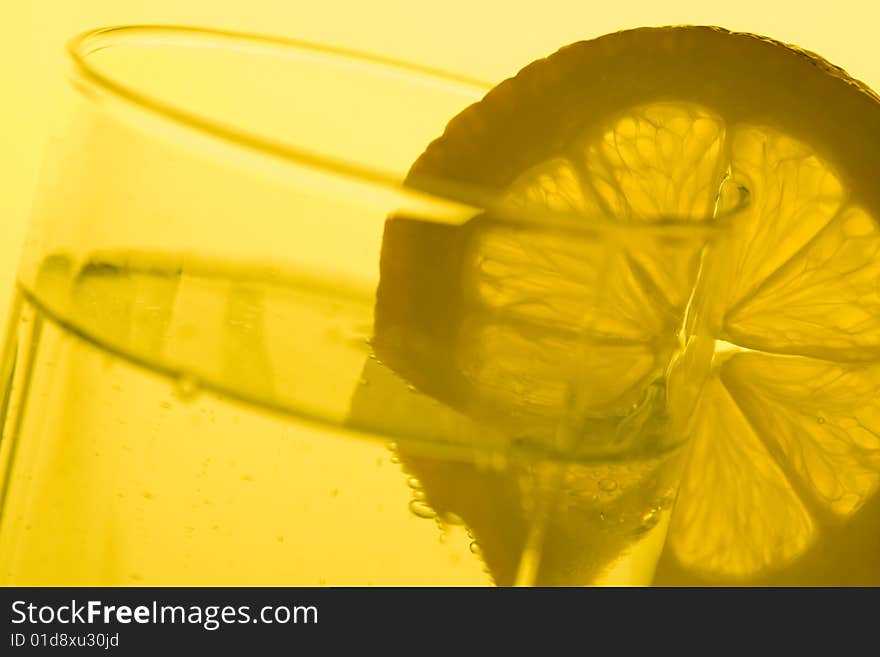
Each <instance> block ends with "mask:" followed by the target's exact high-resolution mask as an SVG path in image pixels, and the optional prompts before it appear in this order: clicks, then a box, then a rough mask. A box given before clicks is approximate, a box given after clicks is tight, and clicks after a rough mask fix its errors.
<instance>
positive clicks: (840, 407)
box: [722, 353, 880, 518]
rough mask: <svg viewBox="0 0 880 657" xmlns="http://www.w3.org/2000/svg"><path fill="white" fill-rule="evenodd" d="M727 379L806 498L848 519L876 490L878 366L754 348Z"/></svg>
mask: <svg viewBox="0 0 880 657" xmlns="http://www.w3.org/2000/svg"><path fill="white" fill-rule="evenodd" d="M722 379H723V380H724V383H725V385H726V386H727V388H728V390H729V391H730V394H731V396H732V397H733V398H734V399H735V400H736V402H737V404H738V405H739V408H740V409H741V410H742V412H743V414H744V415H745V416H746V417H747V418H748V419H749V422H750V424H751V426H752V428H753V429H754V430H755V431H756V432H757V434H758V435H759V436H760V437H761V440H762V441H763V442H764V444H765V445H766V447H767V449H768V450H769V451H770V452H771V453H772V454H774V455H775V457H776V459H777V460H778V461H779V462H780V463H782V464H784V467H785V469H786V473H787V474H788V476H789V479H790V480H792V481H794V482H795V483H796V484H797V486H798V490H799V492H800V493H801V498H802V499H803V500H804V501H806V502H807V503H813V504H814V505H815V504H816V503H818V504H819V505H821V507H824V508H825V509H828V510H829V511H831V512H832V513H833V514H835V515H836V516H839V517H841V518H843V517H846V516H849V515H852V514H853V513H855V512H856V511H858V510H859V508H861V507H862V506H863V505H864V503H865V502H866V501H867V499H868V498H869V497H870V496H871V495H873V494H874V492H875V491H876V490H877V488H878V485H880V406H878V404H877V400H878V399H880V365H877V364H857V363H845V364H841V363H832V362H828V361H822V360H814V359H809V358H791V357H787V356H775V355H770V354H759V353H748V354H738V355H736V356H734V357H732V358H730V359H729V360H728V361H726V362H725V364H724V366H723V369H722ZM819 511H820V512H821V508H820V509H819Z"/></svg>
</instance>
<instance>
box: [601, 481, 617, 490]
mask: <svg viewBox="0 0 880 657" xmlns="http://www.w3.org/2000/svg"><path fill="white" fill-rule="evenodd" d="M599 489H600V490H603V491H605V492H606V493H610V492H611V491H614V490H617V482H616V481H614V480H613V479H600V480H599Z"/></svg>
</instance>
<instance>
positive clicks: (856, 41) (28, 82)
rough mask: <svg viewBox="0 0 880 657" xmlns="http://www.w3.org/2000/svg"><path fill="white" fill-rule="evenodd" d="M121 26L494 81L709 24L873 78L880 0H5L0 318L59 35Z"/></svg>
mask: <svg viewBox="0 0 880 657" xmlns="http://www.w3.org/2000/svg"><path fill="white" fill-rule="evenodd" d="M122 23H181V24H198V25H204V26H212V27H224V28H231V29H237V30H246V31H257V32H266V33H272V34H278V35H286V36H291V37H297V38H301V39H307V40H312V41H321V42H326V43H331V44H336V45H344V46H348V47H353V48H358V49H363V50H368V51H373V52H378V53H383V54H387V55H391V56H394V57H398V58H404V59H409V60H412V61H417V62H420V63H423V64H428V65H433V66H439V67H443V68H447V69H451V70H455V71H459V72H464V73H468V74H470V75H473V76H476V77H481V78H485V79H489V80H500V79H502V78H504V77H506V76H508V75H510V74H512V73H515V72H516V71H517V70H518V69H519V68H520V67H521V66H522V65H524V64H526V63H528V62H529V61H531V60H533V59H535V58H537V57H540V56H543V55H546V54H549V53H550V52H552V51H554V50H555V49H557V48H558V47H559V46H562V45H564V44H566V43H569V42H571V41H576V40H579V39H584V38H589V37H593V36H597V35H600V34H603V33H606V32H610V31H614V30H617V29H621V28H626V27H635V26H639V25H662V24H671V23H704V24H716V25H722V26H725V27H728V28H731V29H738V30H747V31H753V32H759V33H763V34H767V35H769V36H773V37H776V38H779V39H782V40H784V41H789V42H793V43H797V44H798V45H801V46H803V47H806V48H809V49H811V50H815V51H816V52H819V53H820V54H822V55H824V56H825V57H827V58H828V59H830V60H831V61H832V62H834V63H836V64H838V65H840V66H843V67H844V68H846V69H847V70H848V71H849V72H850V73H851V74H852V75H854V76H855V77H857V78H860V79H862V80H864V81H865V82H867V83H868V84H869V85H871V86H872V87H874V88H875V89H876V88H880V46H878V44H877V31H878V25H880V6H878V5H877V3H876V1H875V0H849V1H845V0H837V2H833V3H832V2H818V1H815V0H809V1H807V0H736V1H733V0H722V1H716V0H669V1H662V0H615V1H609V0H601V1H599V0H556V1H555V2H554V1H548V0H543V1H542V2H537V1H535V0H533V1H531V2H528V1H524V0H507V1H504V0H444V1H443V2H427V1H425V2H419V1H413V0H365V1H362V0H321V1H320V2H316V1H315V0H307V1H306V0H0V82H2V96H0V99H2V100H0V181H2V182H0V222H2V224H0V225H2V229H3V230H2V237H0V315H5V313H6V308H7V304H8V300H9V297H10V292H11V286H12V281H13V276H14V272H15V269H16V265H17V260H18V253H19V249H20V246H21V242H22V238H23V234H24V230H25V227H26V225H27V219H28V213H29V208H30V204H31V200H32V196H33V190H34V187H35V181H36V178H37V175H38V172H39V167H40V162H41V159H42V154H43V150H44V146H45V140H46V133H47V124H48V121H49V117H50V112H51V98H52V93H53V89H54V88H57V85H60V84H62V77H61V73H62V72H63V70H64V68H63V57H62V47H63V44H64V42H65V40H66V39H67V38H68V37H69V36H70V35H72V34H75V33H77V32H80V31H83V30H86V29H88V28H91V27H97V26H103V25H110V24H122ZM853 129H858V126H853Z"/></svg>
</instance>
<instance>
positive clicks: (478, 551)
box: [468, 541, 483, 557]
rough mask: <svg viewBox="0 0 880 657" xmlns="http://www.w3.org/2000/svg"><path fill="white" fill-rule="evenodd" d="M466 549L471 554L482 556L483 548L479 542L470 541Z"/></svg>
mask: <svg viewBox="0 0 880 657" xmlns="http://www.w3.org/2000/svg"><path fill="white" fill-rule="evenodd" d="M468 550H470V551H471V554H475V555H477V556H478V557H482V556H483V548H481V547H480V544H479V543H477V542H476V541H471V543H470V545H468Z"/></svg>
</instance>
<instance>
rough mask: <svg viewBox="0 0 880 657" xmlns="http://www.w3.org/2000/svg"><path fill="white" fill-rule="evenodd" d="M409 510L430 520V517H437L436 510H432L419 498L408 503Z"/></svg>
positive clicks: (419, 516)
mask: <svg viewBox="0 0 880 657" xmlns="http://www.w3.org/2000/svg"><path fill="white" fill-rule="evenodd" d="M409 511H410V513H412V514H413V515H414V516H416V517H418V518H424V519H425V520H431V519H432V518H436V517H437V512H436V511H434V509H432V508H431V507H430V506H429V505H428V504H427V503H425V502H423V501H421V500H413V501H411V502H410V503H409Z"/></svg>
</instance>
